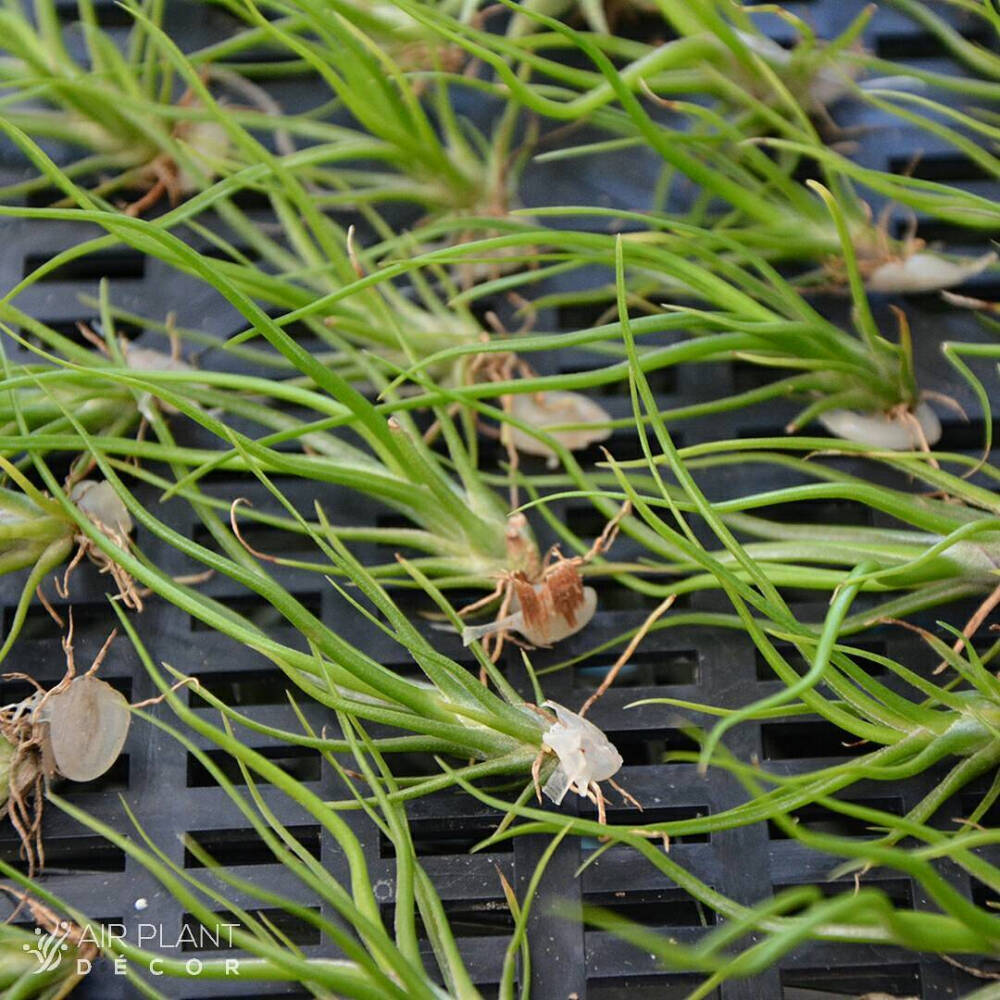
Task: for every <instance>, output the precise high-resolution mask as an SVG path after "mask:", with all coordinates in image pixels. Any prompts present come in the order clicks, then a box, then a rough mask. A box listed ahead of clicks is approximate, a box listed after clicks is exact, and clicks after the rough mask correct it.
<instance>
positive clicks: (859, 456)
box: [541, 437, 1000, 634]
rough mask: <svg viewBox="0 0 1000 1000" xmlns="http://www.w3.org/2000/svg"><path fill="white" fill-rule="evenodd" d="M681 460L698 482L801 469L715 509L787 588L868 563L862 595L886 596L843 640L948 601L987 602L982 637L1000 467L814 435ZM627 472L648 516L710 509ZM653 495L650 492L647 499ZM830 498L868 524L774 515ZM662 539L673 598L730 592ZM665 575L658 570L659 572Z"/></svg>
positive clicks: (638, 468) (714, 449) (638, 464)
mask: <svg viewBox="0 0 1000 1000" xmlns="http://www.w3.org/2000/svg"><path fill="white" fill-rule="evenodd" d="M796 452H806V453H811V455H812V457H808V456H807V457H805V458H803V457H799V456H798V455H796V454H795V453H796ZM677 454H678V461H680V462H682V463H683V466H684V469H685V473H686V474H687V475H691V476H692V477H696V476H697V477H699V478H700V476H699V474H700V473H703V474H704V475H705V476H706V477H711V476H712V475H713V471H716V472H721V473H722V475H723V478H726V477H725V470H727V469H735V468H737V467H740V468H742V469H744V470H746V469H748V468H749V469H759V470H760V471H762V472H765V471H766V473H767V474H769V476H773V475H774V474H775V473H780V474H782V475H785V474H790V475H791V476H793V477H794V478H795V479H798V480H803V481H802V482H799V483H797V484H796V485H790V486H783V487H775V488H772V489H768V490H763V491H756V492H743V491H742V490H740V491H739V494H740V495H738V496H727V497H716V498H715V499H714V500H713V501H712V502H711V510H712V513H713V516H715V517H717V518H718V519H719V521H720V522H721V523H723V524H725V525H726V526H727V528H729V529H730V530H732V531H733V532H734V533H735V534H736V535H738V536H741V537H742V538H744V539H750V540H749V541H744V542H743V545H742V551H743V552H745V553H746V554H747V555H748V556H749V557H750V558H752V559H753V561H754V564H755V566H757V567H758V568H760V569H761V570H762V571H764V572H766V574H767V576H768V579H769V580H770V581H771V583H773V584H774V586H776V587H777V588H778V589H779V590H780V589H782V588H801V589H807V590H811V589H816V590H822V591H830V592H835V591H836V590H837V588H838V587H839V586H840V585H841V583H842V581H843V570H844V568H850V567H853V566H858V565H860V564H862V563H866V564H868V565H869V566H870V567H871V568H870V570H869V572H868V573H866V574H865V575H864V576H863V577H861V578H860V584H861V590H862V592H864V593H869V594H872V595H879V599H878V600H877V601H874V602H869V603H868V604H867V605H866V606H865V608H864V609H863V610H862V611H859V612H856V613H854V614H852V615H850V616H848V617H847V618H846V619H845V620H844V622H843V624H842V626H841V634H852V633H856V632H858V631H860V630H863V629H864V628H866V627H868V626H870V625H872V624H874V623H877V622H878V621H880V620H881V619H882V618H883V617H896V618H898V617H902V616H904V615H908V614H912V613H914V612H916V611H920V610H922V609H925V608H929V607H934V606H936V605H943V604H950V603H952V602H954V601H958V600H962V599H970V598H975V597H983V598H984V603H983V604H982V607H981V610H980V611H979V612H977V614H976V616H975V617H974V619H973V620H972V622H971V623H970V627H971V629H972V631H975V630H976V629H977V628H978V627H979V625H980V624H981V623H982V621H983V620H985V618H986V616H987V615H988V614H989V613H990V612H991V611H992V610H993V608H994V607H995V606H996V604H997V601H998V600H1000V594H998V592H997V590H998V587H1000V504H998V503H997V497H996V492H995V490H994V489H992V488H991V485H992V484H995V483H996V482H997V480H998V478H1000V474H998V472H997V470H996V468H995V467H994V466H992V465H986V464H982V463H981V462H977V461H976V460H975V459H972V458H968V457H966V456H961V455H946V454H942V453H923V454H919V453H915V454H913V455H910V456H902V455H901V456H898V457H896V456H892V455H890V454H887V453H884V452H883V453H881V454H878V453H871V452H870V451H869V450H868V449H866V448H865V447H863V446H855V447H852V446H850V445H836V446H834V447H831V446H830V442H829V441H828V440H827V439H824V438H812V437H794V438H791V439H784V438H757V439H754V438H746V439H743V440H740V441H738V442H736V441H719V442H712V443H710V444H704V445H695V446H692V447H690V448H683V449H680V450H679V451H678V453H677ZM817 456H823V457H831V456H839V457H847V456H851V457H853V458H855V459H856V460H861V461H864V462H865V464H866V465H867V466H868V468H869V469H870V470H871V472H872V473H873V475H872V476H871V477H869V478H864V477H861V476H857V475H852V474H850V473H847V472H845V471H843V470H842V469H838V468H836V466H835V465H833V464H829V463H827V462H824V461H821V460H820V458H819V457H817ZM949 461H952V462H957V463H959V464H958V468H960V469H961V468H963V467H964V469H965V474H966V475H968V474H969V473H970V472H977V473H979V475H980V477H981V478H982V479H983V480H985V484H986V485H976V484H975V483H973V482H970V481H969V479H968V478H965V477H963V476H962V475H958V474H956V473H954V472H949V471H947V470H946V469H943V468H941V464H947V463H948V462H949ZM869 463H870V464H869ZM655 464H656V466H657V467H658V468H660V469H664V467H667V468H669V466H670V461H669V460H668V459H667V458H665V457H664V456H662V455H659V456H656V457H655ZM879 467H881V469H882V471H885V470H887V469H892V470H895V471H896V472H898V473H901V474H902V475H904V476H906V477H907V478H908V479H910V480H912V481H913V482H915V483H919V484H922V485H923V486H924V487H926V488H928V489H929V490H932V491H933V493H932V494H931V495H921V494H920V493H914V492H906V491H904V490H900V489H895V488H891V487H889V486H887V485H884V484H882V483H879V482H878V478H879V477H878V470H879ZM618 468H620V469H622V470H624V471H625V472H626V473H627V474H628V475H629V476H630V482H631V483H632V487H633V488H634V489H635V490H636V491H637V492H638V493H639V495H640V496H641V497H642V502H643V504H645V505H646V509H648V510H651V511H656V512H657V515H656V516H657V517H659V516H660V514H659V512H661V511H664V510H677V511H682V512H685V513H686V514H689V515H690V516H693V517H694V518H695V519H698V514H699V513H700V511H699V507H698V505H697V504H696V503H694V502H692V500H691V499H690V498H689V497H688V496H687V495H686V494H685V493H684V491H683V490H681V489H680V488H678V487H672V486H667V485H664V484H663V483H662V482H661V481H659V480H657V479H648V478H647V477H646V476H644V475H642V473H643V471H646V470H648V466H647V465H646V464H645V463H644V461H643V460H641V459H640V460H636V461H631V462H622V463H619V464H618ZM665 471H666V470H665ZM647 488H649V489H650V492H646V490H647ZM661 489H662V490H666V491H667V494H668V495H667V497H664V496H663V495H662V494H659V495H658V494H657V493H656V492H653V491H654V490H661ZM560 496H562V497H565V496H566V494H562V495H560V494H550V495H549V496H548V497H546V498H545V499H543V500H542V501H541V502H543V503H544V502H549V501H551V500H553V499H555V498H556V497H560ZM606 497H607V499H608V500H610V501H617V502H622V500H624V499H626V497H627V494H625V493H618V492H608V493H607V494H606ZM824 501H833V502H838V501H848V502H850V503H851V504H853V505H856V510H857V515H856V517H857V520H858V522H859V523H857V524H842V525H841V524H833V525H825V526H824V528H823V534H822V537H821V538H818V537H817V534H816V527H815V525H813V524H809V523H806V522H804V521H803V522H800V523H796V522H794V521H788V520H779V519H778V518H776V517H774V516H769V515H770V513H771V509H773V508H775V507H776V506H778V505H781V504H785V503H805V504H807V505H808V504H809V503H810V502H816V503H819V504H822V503H823V502H824ZM875 517H887V518H891V519H892V520H893V521H894V522H895V526H888V525H887V526H885V527H874V526H871V524H870V523H867V522H870V521H871V520H873V519H874V518H875ZM646 544H647V545H648V544H649V542H648V541H647V543H646ZM661 544H662V548H659V549H658V554H659V555H660V556H661V557H663V556H667V557H668V559H669V561H667V562H662V563H660V564H659V565H658V567H657V570H658V571H659V572H660V573H664V574H669V575H677V576H678V577H681V578H682V579H680V580H678V582H677V583H673V584H666V585H665V586H663V587H662V591H663V593H664V594H665V595H669V594H675V595H677V596H680V595H681V594H685V593H691V592H694V591H697V590H701V589H704V588H712V589H715V588H718V587H719V586H720V582H719V579H718V577H717V576H716V575H715V574H714V572H712V571H711V570H708V571H706V570H705V564H704V563H703V562H701V561H700V553H699V554H698V555H697V556H696V557H694V558H691V557H690V556H681V557H680V558H676V559H670V558H669V556H668V553H669V552H671V551H674V553H675V556H678V555H680V553H678V552H677V551H676V550H675V549H673V547H672V546H671V544H670V542H669V541H668V540H666V539H661ZM654 548H656V547H655V546H654ZM711 558H712V559H713V560H716V561H717V562H718V564H719V565H723V566H727V567H729V568H730V569H731V570H732V571H733V572H734V573H736V574H737V575H738V576H740V577H741V578H743V579H749V576H748V575H747V573H746V571H745V569H744V568H742V567H741V566H740V560H739V559H738V558H737V557H736V556H735V555H734V554H733V553H732V552H731V551H727V550H726V549H720V550H716V551H712V552H711ZM657 570H654V569H653V564H651V566H650V572H657ZM657 589H658V590H659V589H660V588H659V585H658V586H657ZM890 595H892V596H890Z"/></svg>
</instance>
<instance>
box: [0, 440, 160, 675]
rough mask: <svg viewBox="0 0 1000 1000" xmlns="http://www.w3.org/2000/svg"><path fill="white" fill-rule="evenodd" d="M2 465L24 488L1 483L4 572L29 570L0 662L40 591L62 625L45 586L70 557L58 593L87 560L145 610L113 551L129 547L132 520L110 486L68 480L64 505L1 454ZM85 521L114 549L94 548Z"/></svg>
mask: <svg viewBox="0 0 1000 1000" xmlns="http://www.w3.org/2000/svg"><path fill="white" fill-rule="evenodd" d="M0 468H2V469H3V471H4V472H5V474H6V476H7V477H9V478H10V479H11V480H13V481H14V482H15V483H16V484H17V485H18V486H19V487H20V488H21V490H22V491H23V492H17V491H15V490H12V489H10V488H7V487H0V538H2V542H0V573H15V572H17V571H19V570H28V573H27V575H26V576H25V580H24V584H23V587H22V590H21V596H20V599H19V600H18V603H17V607H16V608H15V609H14V614H13V616H12V618H11V620H10V623H9V626H8V630H7V634H6V635H5V636H4V638H3V643H2V645H0V661H2V660H3V659H4V658H5V657H6V655H7V654H8V652H9V651H10V649H11V646H12V645H13V643H14V641H15V640H16V639H17V636H18V634H19V633H20V631H21V627H22V625H23V624H24V621H25V618H26V616H27V613H28V608H29V606H30V603H31V600H32V598H33V597H34V595H35V593H36V592H37V593H38V594H39V596H40V597H41V599H42V601H43V603H45V605H46V606H47V607H49V610H50V612H51V613H52V615H53V617H54V618H55V619H56V620H57V622H58V623H59V625H60V626H62V625H63V622H62V621H61V620H60V619H59V616H58V615H57V614H56V613H55V612H54V611H52V609H51V607H50V606H49V605H48V603H47V601H46V599H45V597H44V593H43V590H42V587H43V583H44V581H45V578H46V577H47V576H48V575H49V573H51V572H53V571H54V570H56V569H58V568H59V567H61V566H62V565H63V564H64V563H66V561H67V559H69V560H70V561H69V563H68V565H67V566H66V567H65V569H64V570H63V572H62V574H61V577H57V578H56V589H57V590H58V591H59V593H60V596H62V597H68V596H69V586H70V579H71V577H72V574H73V570H74V569H75V568H76V566H77V565H78V564H79V562H80V561H81V560H82V559H84V558H87V559H89V560H90V561H91V562H92V563H94V565H95V566H96V567H97V568H98V570H99V572H101V573H107V574H109V575H110V576H111V578H112V580H113V581H114V583H115V589H116V590H117V595H118V597H119V599H120V600H122V601H123V602H124V603H125V605H126V606H127V607H129V608H133V609H135V610H140V611H141V610H142V598H141V596H140V594H139V592H138V591H137V590H136V588H135V586H134V585H133V583H132V579H131V577H130V576H129V574H128V573H127V572H126V571H125V570H123V569H122V568H121V566H120V565H119V563H118V561H117V560H116V559H115V555H114V554H115V553H117V552H121V551H124V550H128V549H129V548H130V546H131V539H130V537H129V536H130V534H131V532H132V528H133V525H132V519H131V518H130V517H129V514H128V511H127V510H126V509H125V507H124V505H123V504H122V503H121V501H120V500H119V499H118V498H117V496H116V495H115V494H114V493H113V491H112V490H111V489H110V487H109V486H108V484H107V483H106V482H101V481H96V480H92V479H86V480H77V481H76V482H72V483H68V484H67V489H68V494H67V495H66V502H65V504H62V505H61V504H59V503H58V502H57V501H55V500H53V499H52V498H51V497H49V496H46V495H45V494H44V493H43V492H42V491H40V490H38V489H37V488H36V487H35V486H33V485H32V483H31V481H30V480H29V479H28V478H26V477H25V476H24V475H23V474H22V473H21V472H20V471H18V469H17V468H16V467H15V466H13V465H11V464H10V463H9V462H8V461H7V460H6V459H3V458H0ZM84 525H86V526H87V527H89V528H90V529H92V530H94V531H96V532H98V533H99V534H100V535H101V537H102V538H104V539H105V540H106V541H107V542H108V543H109V544H110V545H111V546H112V547H113V548H112V549H111V550H110V551H108V552H106V551H101V550H100V549H99V548H97V547H95V546H94V545H93V543H92V541H91V540H90V539H89V538H88V537H87V535H86V533H85V531H84V530H81V529H82V526H84ZM71 556H72V558H70V557H71Z"/></svg>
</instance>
